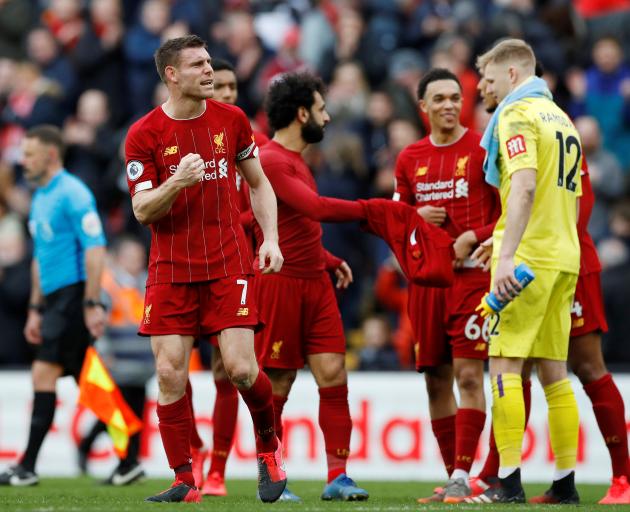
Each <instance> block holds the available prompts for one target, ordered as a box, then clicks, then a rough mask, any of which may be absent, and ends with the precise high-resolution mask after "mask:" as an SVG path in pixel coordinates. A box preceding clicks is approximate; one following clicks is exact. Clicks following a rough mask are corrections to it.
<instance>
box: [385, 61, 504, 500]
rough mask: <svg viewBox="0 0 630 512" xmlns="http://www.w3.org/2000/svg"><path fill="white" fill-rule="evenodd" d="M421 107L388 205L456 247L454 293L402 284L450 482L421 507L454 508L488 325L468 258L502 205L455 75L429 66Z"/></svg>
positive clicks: (480, 410)
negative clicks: (463, 120) (413, 213)
mask: <svg viewBox="0 0 630 512" xmlns="http://www.w3.org/2000/svg"><path fill="white" fill-rule="evenodd" d="M418 103H419V107H420V109H421V110H422V111H423V112H425V113H426V114H427V116H428V119H429V124H430V126H431V134H430V135H429V136H427V137H424V138H423V139H421V140H419V141H418V142H415V143H413V144H410V145H409V146H407V147H406V148H405V149H403V150H402V151H401V153H400V155H399V156H398V160H397V162H396V183H395V193H394V200H397V201H402V202H405V203H407V204H410V205H413V206H415V207H416V208H417V209H418V213H419V214H420V215H421V216H422V217H423V218H424V220H425V221H427V222H429V223H431V224H434V225H436V226H439V227H441V228H442V229H444V230H445V231H446V232H447V233H448V234H449V235H451V237H452V239H453V242H454V251H455V261H454V262H453V265H454V267H455V281H454V283H453V285H452V286H451V287H449V288H429V287H420V286H417V285H414V284H413V283H410V285H409V303H408V311H409V318H410V320H411V323H412V327H413V329H414V335H415V337H416V341H417V344H416V367H417V369H418V371H420V372H424V375H425V382H426V386H427V392H428V395H429V412H430V415H431V426H432V429H433V433H434V435H435V437H436V440H437V442H438V445H439V447H440V452H441V453H442V458H443V460H444V466H445V469H446V472H447V474H448V477H449V480H448V482H447V484H446V485H445V486H444V488H439V489H436V492H435V493H434V494H433V496H430V497H428V498H421V499H420V500H419V501H420V502H422V503H424V502H431V501H444V502H446V503H458V502H460V501H463V500H464V499H465V498H466V497H468V496H469V495H470V493H471V490H470V487H469V481H468V472H469V471H470V467H471V465H472V462H473V459H474V456H475V451H476V448H477V443H478V440H479V436H480V434H481V431H482V430H483V427H484V424H485V420H486V412H485V409H486V402H485V397H484V394H483V367H484V360H485V359H487V357H488V343H487V342H488V337H489V330H490V329H491V327H492V326H491V325H490V323H491V320H486V319H484V318H481V317H480V316H479V314H478V313H477V312H476V311H475V308H476V307H477V306H478V305H479V303H480V301H481V298H482V297H483V294H484V293H486V292H487V291H488V288H489V285H490V279H489V276H488V274H487V273H485V272H483V270H482V269H481V268H477V267H476V265H475V264H474V263H473V262H472V261H471V260H470V259H469V256H470V254H471V252H472V251H473V249H474V248H475V247H476V246H477V244H478V242H481V241H483V240H485V238H486V237H487V236H490V233H491V232H492V230H493V229H494V225H495V223H496V220H497V218H498V217H499V213H500V207H499V204H500V201H499V197H498V194H497V193H496V191H495V190H494V189H493V188H492V187H490V186H489V185H487V184H486V183H485V181H484V175H483V170H482V165H483V160H484V156H485V153H484V151H483V150H482V149H481V148H480V146H479V143H480V140H481V137H480V135H479V134H477V133H475V132H473V131H471V130H469V129H467V128H465V127H464V126H462V125H461V124H460V122H459V115H460V112H461V107H462V92H461V86H460V83H459V81H458V79H457V77H456V76H455V75H453V74H452V73H450V72H449V71H447V70H446V69H432V70H431V71H429V72H428V73H427V74H426V75H425V76H424V77H423V79H422V80H421V81H420V84H419V85H418ZM453 381H455V382H457V386H458V388H459V395H460V400H459V404H458V403H457V401H456V399H455V395H454V393H453Z"/></svg>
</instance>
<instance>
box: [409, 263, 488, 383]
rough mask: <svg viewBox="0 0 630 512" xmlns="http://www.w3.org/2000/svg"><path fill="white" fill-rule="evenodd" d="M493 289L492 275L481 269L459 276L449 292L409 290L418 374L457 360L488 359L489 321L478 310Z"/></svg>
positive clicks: (436, 289) (418, 287)
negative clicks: (484, 296)
mask: <svg viewBox="0 0 630 512" xmlns="http://www.w3.org/2000/svg"><path fill="white" fill-rule="evenodd" d="M489 289H490V274H489V273H487V272H483V271H482V270H479V269H463V270H460V271H457V272H455V282H454V283H453V285H452V286H451V287H449V288H429V287H420V286H415V285H413V284H412V285H410V286H409V306H408V310H409V318H410V320H411V324H412V326H413V329H414V334H415V336H416V369H417V370H418V371H424V370H425V369H426V368H430V367H434V366H439V365H442V364H447V363H450V362H452V360H453V358H466V359H483V360H485V359H487V358H488V339H489V336H488V328H489V320H488V319H487V318H486V319H485V320H484V319H483V318H482V317H481V316H480V315H479V313H478V312H477V311H475V308H476V307H477V306H478V305H479V303H480V302H481V298H482V297H483V295H484V294H485V293H486V292H487V291H488V290H489Z"/></svg>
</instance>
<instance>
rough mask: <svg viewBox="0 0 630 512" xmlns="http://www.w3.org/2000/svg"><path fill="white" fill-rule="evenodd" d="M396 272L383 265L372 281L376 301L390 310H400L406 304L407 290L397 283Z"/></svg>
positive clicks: (397, 275)
mask: <svg viewBox="0 0 630 512" xmlns="http://www.w3.org/2000/svg"><path fill="white" fill-rule="evenodd" d="M399 279H400V278H399V274H398V272H397V271H396V270H395V269H393V268H391V267H389V266H388V265H383V266H382V267H381V268H380V270H379V271H378V275H377V276H376V282H375V283H374V295H375V296H376V298H377V299H378V301H379V302H380V303H381V304H382V305H383V306H385V307H386V308H388V309H391V310H392V311H402V309H403V308H404V307H405V305H406V304H407V290H406V289H405V288H403V287H401V286H400V284H399Z"/></svg>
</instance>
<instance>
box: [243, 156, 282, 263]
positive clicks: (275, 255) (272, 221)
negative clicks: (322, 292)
mask: <svg viewBox="0 0 630 512" xmlns="http://www.w3.org/2000/svg"><path fill="white" fill-rule="evenodd" d="M238 165H239V169H240V171H241V174H242V175H243V177H244V178H245V181H247V184H248V185H249V196H250V200H251V204H252V211H253V212H254V217H256V221H257V222H258V224H259V225H260V229H261V230H262V232H263V237H264V241H263V243H262V244H261V246H260V249H259V251H258V260H259V265H260V270H262V272H263V273H264V274H268V273H271V272H278V271H280V269H281V268H282V263H283V262H284V258H283V257H282V253H281V252H280V246H279V245H278V204H277V203H276V195H275V194H274V192H273V188H272V187H271V184H270V183H269V180H268V179H267V176H265V173H264V172H263V170H262V167H261V166H260V160H258V158H248V159H246V160H242V161H240V162H239V164H238Z"/></svg>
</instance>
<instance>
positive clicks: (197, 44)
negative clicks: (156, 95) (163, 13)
mask: <svg viewBox="0 0 630 512" xmlns="http://www.w3.org/2000/svg"><path fill="white" fill-rule="evenodd" d="M207 47H208V45H207V44H206V42H205V41H204V40H203V39H201V37H199V36H196V35H189V36H183V37H176V38H175V39H169V40H168V41H166V42H165V43H163V44H162V46H160V47H159V48H158V49H157V50H156V51H155V54H154V55H153V59H154V60H155V67H156V68H157V72H158V75H160V79H161V80H162V82H164V83H166V75H165V74H164V70H165V69H166V67H167V66H177V64H179V54H180V52H181V51H182V50H185V49H186V48H207Z"/></svg>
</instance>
